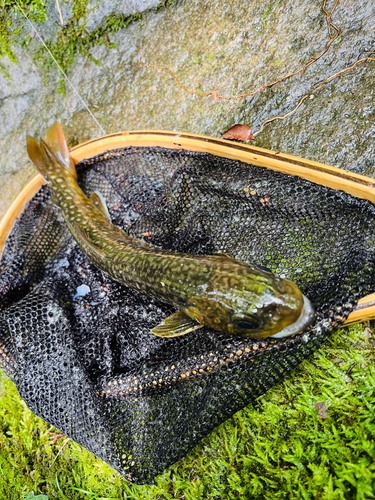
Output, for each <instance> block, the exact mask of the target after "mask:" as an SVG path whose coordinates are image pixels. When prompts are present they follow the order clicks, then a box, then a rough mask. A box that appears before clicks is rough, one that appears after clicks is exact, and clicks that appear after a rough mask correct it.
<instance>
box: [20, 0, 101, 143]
mask: <svg viewBox="0 0 375 500" xmlns="http://www.w3.org/2000/svg"><path fill="white" fill-rule="evenodd" d="M14 1H15V2H16V4H17V7H18V8H19V10H20V11H21V13H22V15H23V16H24V17H25V19H26V20H27V21H28V23H29V24H30V26H31V27H32V29H33V31H34V32H35V33H36V34H37V35H38V38H39V40H40V41H41V42H42V44H43V45H44V48H45V49H46V51H47V52H48V54H49V55H50V56H51V57H52V59H53V61H54V63H55V64H56V66H57V67H58V68H59V70H60V72H61V74H62V75H63V76H64V78H65V79H66V81H67V82H68V83H69V85H70V86H71V87H72V89H73V90H74V92H75V93H76V95H77V96H78V98H79V99H80V101H81V103H82V104H83V106H84V107H85V108H86V110H87V111H88V112H89V114H90V115H91V117H92V119H93V120H94V121H95V123H96V124H97V126H98V127H99V128H100V131H101V132H102V134H103V135H106V133H105V130H104V129H103V127H102V126H101V125H100V123H99V122H98V120H97V119H96V118H95V116H94V114H93V113H92V111H91V110H90V109H89V107H88V106H87V104H86V103H85V101H84V100H83V98H82V97H81V94H80V93H79V92H78V90H77V89H76V88H75V86H74V85H73V83H72V82H71V81H70V80H69V78H68V76H67V74H66V73H65V71H64V70H63V69H62V67H61V66H60V64H59V63H58V62H57V61H56V59H55V57H54V55H53V54H52V52H51V51H50V50H49V48H48V47H47V45H46V43H45V42H44V40H43V38H42V37H41V36H40V35H39V32H38V30H37V29H36V28H35V26H34V24H33V23H32V22H31V21H30V19H29V18H28V17H27V14H26V13H25V11H24V10H23V9H22V7H21V6H20V4H19V3H18V1H17V0H14Z"/></svg>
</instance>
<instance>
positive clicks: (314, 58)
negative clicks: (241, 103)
mask: <svg viewBox="0 0 375 500" xmlns="http://www.w3.org/2000/svg"><path fill="white" fill-rule="evenodd" d="M338 3H339V0H336V1H335V4H334V6H333V8H332V10H331V12H328V11H327V9H326V4H327V0H324V2H323V11H324V13H325V15H326V19H327V25H328V34H329V38H330V39H329V41H328V42H327V44H326V46H325V48H324V50H322V51H321V52H320V53H319V54H318V55H316V56H312V57H311V58H310V60H309V61H307V63H305V64H304V65H303V66H302V67H301V68H300V69H299V70H298V71H294V72H292V73H289V74H288V75H285V76H282V77H281V78H279V79H278V80H275V81H274V82H271V83H268V84H266V85H262V86H261V87H259V88H257V89H256V90H253V91H252V92H246V93H244V94H239V95H237V96H225V95H219V94H218V93H217V92H216V91H215V90H211V91H210V92H198V91H194V90H190V89H188V87H187V86H186V85H184V84H183V83H182V82H181V80H180V79H179V78H178V76H177V75H176V73H175V71H173V69H172V68H170V67H169V66H160V65H159V64H148V63H142V61H141V57H142V53H143V49H141V50H140V52H139V54H138V64H139V65H140V66H142V67H143V68H157V69H161V70H166V71H169V72H170V73H171V74H172V76H173V78H174V79H175V80H176V82H177V83H178V85H179V86H180V87H181V88H182V89H184V90H185V92H187V93H188V94H192V95H197V96H199V97H207V96H212V97H213V98H214V100H215V101H219V100H220V99H225V100H227V101H229V100H232V101H237V100H238V99H242V98H244V97H251V96H253V95H255V94H258V93H259V92H261V91H262V90H264V89H267V88H270V87H273V86H274V85H276V84H277V83H280V82H283V81H284V80H287V79H288V78H291V77H292V76H295V75H298V74H299V73H303V72H304V71H305V70H306V69H307V68H308V67H309V66H311V65H312V64H314V63H315V62H316V61H318V60H319V59H320V58H321V57H323V56H324V54H326V53H327V52H328V50H329V48H330V46H331V45H332V43H333V42H334V41H335V40H336V39H337V38H338V37H339V35H340V29H339V28H338V27H337V26H336V25H335V24H334V23H333V22H332V20H331V17H332V15H333V13H334V12H335V10H336V7H337V5H338ZM332 29H333V30H334V31H335V33H334V34H332Z"/></svg>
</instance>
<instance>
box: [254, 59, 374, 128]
mask: <svg viewBox="0 0 375 500" xmlns="http://www.w3.org/2000/svg"><path fill="white" fill-rule="evenodd" d="M366 61H375V58H373V57H364V58H362V59H359V60H358V61H356V62H355V63H354V64H352V65H351V66H348V67H347V68H344V69H342V70H341V71H338V72H337V73H335V74H333V75H331V76H330V77H328V78H327V80H324V82H322V83H320V84H319V85H318V86H317V87H315V88H314V89H312V90H310V92H309V93H308V94H306V95H304V96H303V97H302V99H301V100H300V101H299V103H298V104H297V106H296V107H295V108H294V109H292V111H289V113H287V114H286V115H284V116H275V117H274V118H270V119H268V120H265V121H264V122H263V123H262V125H261V127H260V129H259V130H257V132H253V135H254V136H257V135H258V134H260V133H261V132H262V131H263V129H264V127H265V126H266V125H268V123H271V122H273V121H275V120H285V118H288V117H289V116H291V115H293V114H294V113H295V112H296V111H297V109H298V108H300V107H301V106H302V104H303V102H304V101H305V100H306V99H308V98H309V97H310V96H311V95H312V94H314V93H315V92H317V91H318V90H320V89H321V88H322V87H323V85H326V84H327V83H329V82H331V81H332V80H334V79H335V78H337V77H338V76H341V75H343V74H344V73H346V72H347V71H350V70H351V69H353V68H355V66H357V64H360V63H362V62H366Z"/></svg>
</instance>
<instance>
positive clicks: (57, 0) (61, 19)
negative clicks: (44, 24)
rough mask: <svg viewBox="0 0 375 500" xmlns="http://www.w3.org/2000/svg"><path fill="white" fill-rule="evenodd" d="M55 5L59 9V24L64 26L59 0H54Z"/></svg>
mask: <svg viewBox="0 0 375 500" xmlns="http://www.w3.org/2000/svg"><path fill="white" fill-rule="evenodd" d="M56 6H57V10H58V11H59V16H60V24H61V26H64V18H63V15H62V12H61V9H60V3H59V0H56Z"/></svg>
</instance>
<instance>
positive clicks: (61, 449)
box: [50, 438, 71, 469]
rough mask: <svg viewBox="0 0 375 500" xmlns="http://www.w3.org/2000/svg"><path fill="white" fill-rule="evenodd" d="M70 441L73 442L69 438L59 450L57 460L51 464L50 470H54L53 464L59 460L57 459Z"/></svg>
mask: <svg viewBox="0 0 375 500" xmlns="http://www.w3.org/2000/svg"><path fill="white" fill-rule="evenodd" d="M69 441H71V439H70V438H68V439H67V440H66V441H65V443H64V444H63V445H62V446H61V448H60V449H59V452H58V453H57V455H56V456H55V458H54V459H53V462H52V463H51V465H50V469H51V468H52V466H53V464H54V463H55V462H56V460H57V457H58V456H59V455H60V453H61V452H62V451H63V449H64V448H65V446H66V445H67V444H68V443H69Z"/></svg>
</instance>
